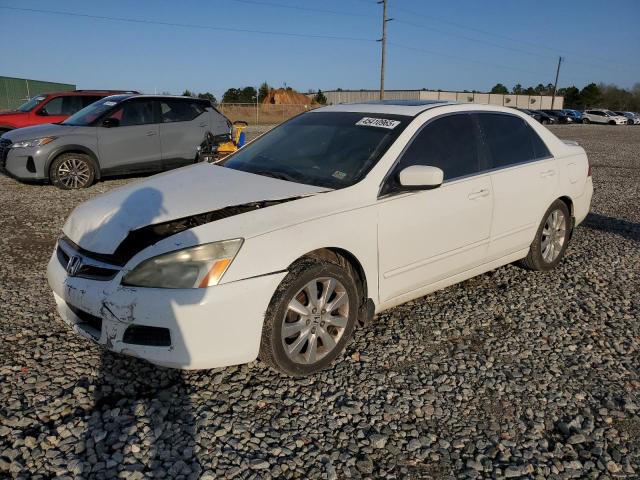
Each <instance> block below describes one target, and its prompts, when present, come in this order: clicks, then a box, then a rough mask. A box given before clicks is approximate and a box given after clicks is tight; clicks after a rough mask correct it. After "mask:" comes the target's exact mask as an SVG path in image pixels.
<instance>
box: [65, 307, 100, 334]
mask: <svg viewBox="0 0 640 480" xmlns="http://www.w3.org/2000/svg"><path fill="white" fill-rule="evenodd" d="M67 307H69V310H71V311H72V312H73V313H74V314H75V315H76V317H78V318H79V319H80V323H77V324H76V325H77V327H78V328H81V329H82V330H84V331H85V332H87V333H88V334H89V335H91V336H92V337H93V338H95V339H96V340H98V339H99V338H100V335H101V334H102V319H101V318H100V317H96V316H95V315H91V314H90V313H88V312H85V311H84V310H80V309H79V308H78V307H74V306H73V305H71V304H70V303H67Z"/></svg>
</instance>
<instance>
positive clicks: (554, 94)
mask: <svg viewBox="0 0 640 480" xmlns="http://www.w3.org/2000/svg"><path fill="white" fill-rule="evenodd" d="M562 60H563V58H562V57H558V69H557V70H556V81H555V83H554V84H553V95H552V96H551V110H553V107H554V103H555V102H556V90H557V89H558V77H559V76H560V65H562Z"/></svg>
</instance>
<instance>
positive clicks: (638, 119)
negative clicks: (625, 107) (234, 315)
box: [613, 112, 640, 125]
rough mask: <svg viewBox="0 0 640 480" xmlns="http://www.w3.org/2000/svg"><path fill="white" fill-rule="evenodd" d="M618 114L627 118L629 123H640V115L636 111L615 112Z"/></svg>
mask: <svg viewBox="0 0 640 480" xmlns="http://www.w3.org/2000/svg"><path fill="white" fill-rule="evenodd" d="M613 113H615V114H616V115H621V116H623V117H626V118H627V123H628V124H629V125H640V116H638V114H637V113H635V112H613Z"/></svg>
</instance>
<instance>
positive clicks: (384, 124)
mask: <svg viewBox="0 0 640 480" xmlns="http://www.w3.org/2000/svg"><path fill="white" fill-rule="evenodd" d="M356 125H359V126H361V127H380V128H388V129H389V130H392V129H394V128H396V127H397V126H398V125H400V121H399V120H389V119H388V118H371V117H364V118H362V119H360V120H358V122H357V123H356Z"/></svg>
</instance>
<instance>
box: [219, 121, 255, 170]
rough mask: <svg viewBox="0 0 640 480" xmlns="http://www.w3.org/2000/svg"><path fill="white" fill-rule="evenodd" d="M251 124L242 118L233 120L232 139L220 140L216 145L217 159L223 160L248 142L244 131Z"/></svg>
mask: <svg viewBox="0 0 640 480" xmlns="http://www.w3.org/2000/svg"><path fill="white" fill-rule="evenodd" d="M248 126H249V124H248V123H247V122H244V121H242V120H236V121H235V122H233V129H232V133H231V139H230V140H228V141H226V142H219V143H218V144H217V145H216V147H215V157H216V160H221V159H223V158H224V157H226V156H227V155H229V154H230V153H233V152H235V151H237V150H238V149H239V148H242V147H243V146H244V144H245V143H246V134H245V132H244V130H245V128H247V127H248Z"/></svg>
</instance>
